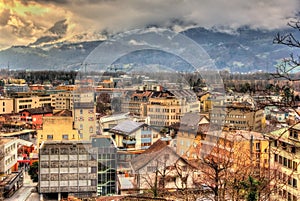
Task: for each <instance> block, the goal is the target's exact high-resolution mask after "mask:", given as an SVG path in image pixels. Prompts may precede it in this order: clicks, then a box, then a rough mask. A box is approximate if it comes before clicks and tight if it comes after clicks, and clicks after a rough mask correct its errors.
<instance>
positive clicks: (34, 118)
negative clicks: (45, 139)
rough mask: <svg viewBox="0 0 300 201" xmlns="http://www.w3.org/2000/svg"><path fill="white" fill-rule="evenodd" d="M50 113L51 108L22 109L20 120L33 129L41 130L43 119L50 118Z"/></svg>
mask: <svg viewBox="0 0 300 201" xmlns="http://www.w3.org/2000/svg"><path fill="white" fill-rule="evenodd" d="M52 112H53V111H52V108H49V107H39V108H30V109H24V110H22V111H20V120H21V121H23V122H25V123H27V124H30V125H31V126H32V128H34V129H42V128H43V117H49V116H52V115H53V113H52Z"/></svg>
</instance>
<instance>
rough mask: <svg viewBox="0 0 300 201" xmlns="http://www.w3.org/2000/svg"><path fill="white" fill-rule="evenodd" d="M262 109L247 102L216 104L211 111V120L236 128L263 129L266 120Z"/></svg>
mask: <svg viewBox="0 0 300 201" xmlns="http://www.w3.org/2000/svg"><path fill="white" fill-rule="evenodd" d="M264 119H265V117H264V112H263V110H262V109H255V108H253V107H252V106H249V105H245V104H230V105H227V106H226V107H225V106H214V107H213V109H212V110H211V113H210V122H211V123H212V124H216V125H224V126H228V127H231V128H233V129H236V130H248V131H261V130H262V128H263V126H264V125H263V122H264Z"/></svg>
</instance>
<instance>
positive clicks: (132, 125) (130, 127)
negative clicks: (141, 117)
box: [110, 120, 145, 135]
mask: <svg viewBox="0 0 300 201" xmlns="http://www.w3.org/2000/svg"><path fill="white" fill-rule="evenodd" d="M144 124H145V123H142V122H135V121H130V120H126V121H123V122H121V123H119V124H118V125H116V126H115V127H113V128H112V129H110V132H113V133H122V134H125V135H130V134H131V133H133V132H134V131H136V130H137V129H139V128H140V127H141V126H142V125H144Z"/></svg>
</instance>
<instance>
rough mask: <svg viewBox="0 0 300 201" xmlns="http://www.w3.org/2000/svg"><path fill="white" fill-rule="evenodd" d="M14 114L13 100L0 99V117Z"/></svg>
mask: <svg viewBox="0 0 300 201" xmlns="http://www.w3.org/2000/svg"><path fill="white" fill-rule="evenodd" d="M13 112H14V99H12V98H4V97H0V115H1V114H10V113H13Z"/></svg>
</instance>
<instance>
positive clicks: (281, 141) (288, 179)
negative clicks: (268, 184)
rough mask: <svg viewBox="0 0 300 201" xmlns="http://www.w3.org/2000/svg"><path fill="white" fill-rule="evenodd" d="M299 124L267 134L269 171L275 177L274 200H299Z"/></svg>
mask: <svg viewBox="0 0 300 201" xmlns="http://www.w3.org/2000/svg"><path fill="white" fill-rule="evenodd" d="M299 136H300V124H295V125H293V126H290V127H288V128H281V129H279V130H276V131H273V132H271V133H269V134H268V137H269V138H270V148H271V150H270V151H271V152H270V155H271V160H270V163H271V170H273V174H274V175H276V178H274V182H273V186H272V187H273V188H275V189H274V191H273V192H274V193H273V195H272V198H273V199H274V200H291V201H296V200H299V199H300V186H299V185H300V184H299V182H300V173H299V171H300V170H299V163H300V143H299Z"/></svg>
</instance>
